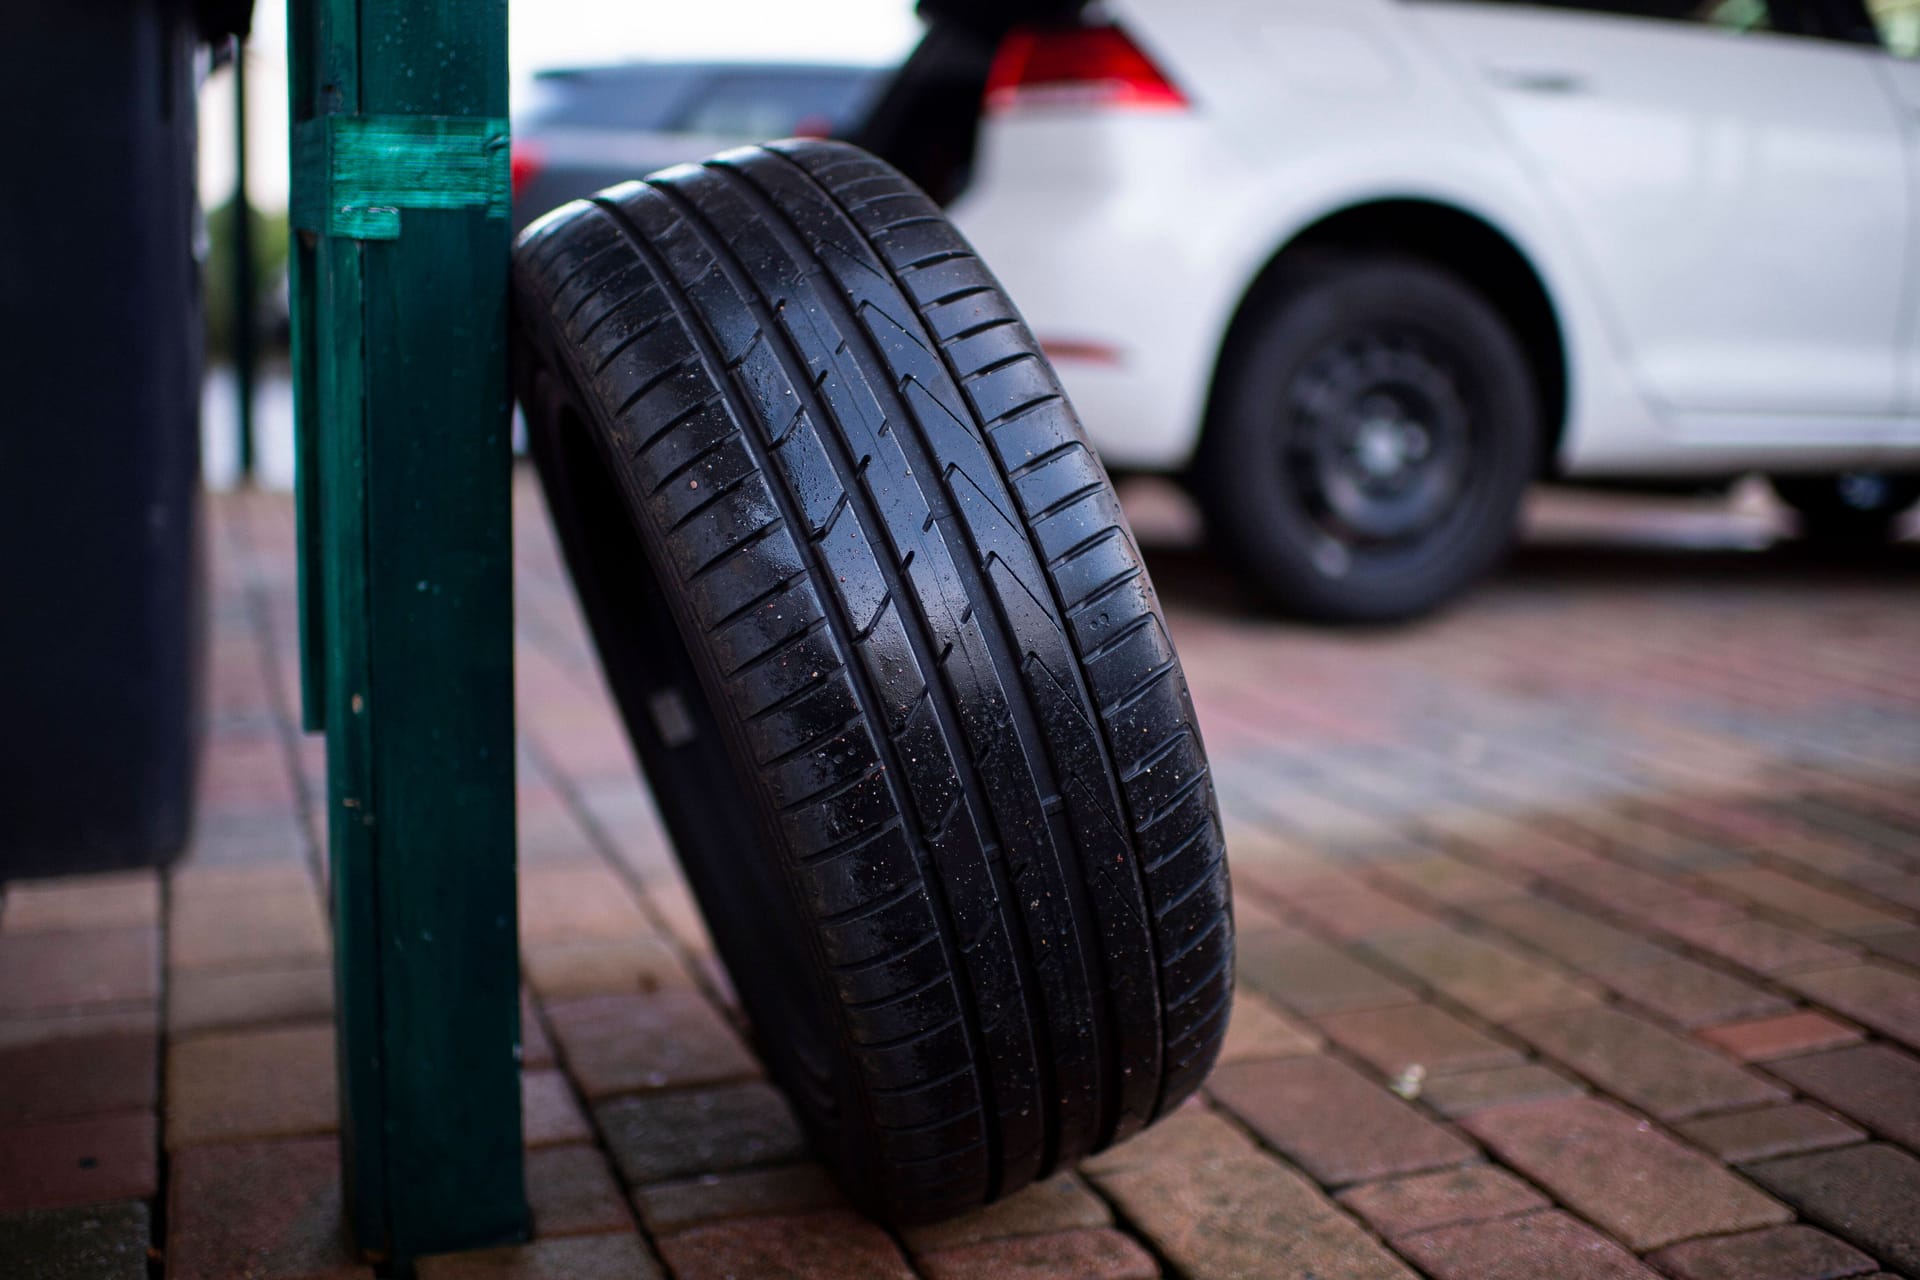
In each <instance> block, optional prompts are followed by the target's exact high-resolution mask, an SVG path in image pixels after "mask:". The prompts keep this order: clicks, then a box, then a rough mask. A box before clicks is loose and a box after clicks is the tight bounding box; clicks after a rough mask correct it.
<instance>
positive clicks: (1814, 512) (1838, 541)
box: [1769, 471, 1920, 546]
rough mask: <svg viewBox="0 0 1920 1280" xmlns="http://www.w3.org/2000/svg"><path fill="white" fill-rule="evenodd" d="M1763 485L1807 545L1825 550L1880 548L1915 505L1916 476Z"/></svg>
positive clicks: (1777, 480)
mask: <svg viewBox="0 0 1920 1280" xmlns="http://www.w3.org/2000/svg"><path fill="white" fill-rule="evenodd" d="M1769 483H1770V484H1772V485H1773V491H1774V492H1775V493H1777V494H1779V495H1780V500H1781V501H1782V502H1784V503H1786V504H1787V505H1788V506H1790V507H1792V508H1793V509H1794V511H1795V512H1796V513H1797V514H1798V515H1799V517H1800V531H1801V533H1802V535H1803V536H1804V537H1805V538H1806V539H1807V541H1809V542H1813V543H1820V544H1825V545H1829V546H1860V545H1870V544H1873V543H1879V542H1885V541H1887V540H1888V539H1889V538H1891V537H1892V536H1893V531H1894V525H1895V523H1896V522H1897V521H1898V520H1899V519H1900V517H1901V515H1902V514H1904V513H1905V512H1906V511H1907V510H1908V508H1910V507H1912V506H1913V505H1914V503H1916V502H1920V476H1911V475H1885V474H1882V473H1880V472H1867V471H1862V472H1852V473H1849V474H1847V475H1839V476H1773V477H1771V478H1770V479H1769Z"/></svg>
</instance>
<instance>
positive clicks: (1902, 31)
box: [1866, 0, 1920, 466]
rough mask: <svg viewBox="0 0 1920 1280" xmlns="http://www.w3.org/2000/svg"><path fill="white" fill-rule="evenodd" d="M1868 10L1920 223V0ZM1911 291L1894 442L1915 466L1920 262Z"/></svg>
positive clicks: (1889, 0)
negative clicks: (1904, 143)
mask: <svg viewBox="0 0 1920 1280" xmlns="http://www.w3.org/2000/svg"><path fill="white" fill-rule="evenodd" d="M1866 9H1867V10H1869V11H1870V13H1871V17H1872V21H1873V23H1874V25H1875V26H1876V27H1877V29H1878V39H1879V41H1880V44H1881V47H1882V49H1883V51H1884V52H1883V53H1882V55H1881V56H1880V57H1879V58H1878V59H1876V61H1875V66H1876V67H1877V68H1878V70H1879V72H1880V76H1881V78H1882V79H1883V80H1885V82H1886V84H1887V89H1888V92H1890V93H1891V94H1892V95H1893V98H1894V102H1895V105H1896V108H1897V109H1898V111H1899V112H1900V115H1901V118H1902V123H1903V124H1904V125H1905V128H1906V137H1907V179H1908V190H1909V191H1910V192H1911V193H1912V197H1913V199H1914V202H1915V206H1914V207H1915V209H1916V215H1915V221H1916V223H1920V0H1866ZM1914 243H1915V245H1916V246H1917V249H1916V253H1920V226H1917V227H1916V228H1915V239H1914ZM1907 290H1908V301H1907V316H1906V330H1905V332H1904V334H1903V335H1902V341H1901V345H1902V347H1903V348H1904V350H1905V352H1906V368H1905V373H1906V377H1905V384H1904V387H1903V391H1904V401H1903V409H1904V412H1903V413H1902V414H1901V416H1900V421H1899V423H1898V424H1897V425H1896V426H1895V428H1894V431H1893V436H1892V440H1891V443H1893V444H1896V445H1898V446H1900V448H1901V449H1902V450H1903V456H1902V457H1901V458H1900V459H1899V460H1898V461H1899V462H1900V463H1901V464H1902V465H1907V466H1910V465H1911V462H1912V460H1911V453H1910V452H1906V451H1910V450H1912V449H1913V448H1914V447H1916V446H1920V262H1915V263H1911V264H1909V269H1908V271H1907Z"/></svg>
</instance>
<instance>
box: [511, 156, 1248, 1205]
mask: <svg viewBox="0 0 1920 1280" xmlns="http://www.w3.org/2000/svg"><path fill="white" fill-rule="evenodd" d="M514 303H515V311H516V317H515V337H516V342H517V343H518V351H517V365H516V380H517V383H518V388H519V394H520V397H521V401H522V403H523V405H524V406H525V408H526V411H527V418H528V423H529V431H530V435H531V437H532V443H533V448H534V454H535V458H536V461H537V462H538V464H539V467H540V472H541V479H542V481H543V483H544V485H545V488H546V492H547V495H548V500H549V505H550V506H551V508H552V510H553V514H554V518H555V523H556V525H557V527H558V529H559V531H560V534H561V542H562V546H563V548H564V550H565V552H566V555H567V559H568V563H569V566H570V568H571V569H572V571H573V576H574V581H575V584H576V587H577V589H578V591H579V594H580V597H581V601H582V604H583V606H584V608H585V611H586V613H587V617H588V621H589V623H590V624H591V627H592V630H593V634H594V639H595V641H596V645H597V648H598V649H599V652H600V656H601V660H602V663H603V665H604V666H605V668H606V671H607V675H608V679H609V683H610V684H611V685H612V687H613V691H614V694H615V697H616V699H617V700H618V702H619V704H620V708H621V712H622V715H623V717H624V718H625V720H626V723H627V728H628V732H629V733H630V734H631V735H632V737H633V739H634V742H635V744H636V746H637V748H638V751H639V754H640V757H641V760H642V762H643V764H644V765H645V767H646V770H647V774H648V777H649V779H650V780H651V782H652V784H653V791H654V795H655V797H656V799H657V801H658V803H659V805H660V809H661V812H662V815H663V817H664V818H665V820H666V823H667V826H668V828H669V830H670V831H671V833H672V835H673V839H674V845H675V850H676V853H677V855H678V857H679V859H680V862H681V865H682V866H683V867H684V869H685V870H686V873H687V877H688V879H689V880H690V881H691V883H692V886H693V889H694V892H695V894H696V895H697V897H698V898H699V901H700V905H701V909H702V911H703V913H704V914H705V916H706V918H707V921H708V923H709V925H710V926H711V928H712V932H713V935H714V939H715V944H716V946H717V947H718V949H719V951H720V953H721V956H722V958H723V959H724V960H725V961H726V964H727V969H728V972H729V974H730V975H731V977H732V979H733V982H734V985H735V987H736V988H737V989H738V990H739V992H740V996H741V1000H742V1003H743V1004H744V1006H745V1008H746V1011H747V1013H748V1015H749V1017H750V1019H751V1020H752V1022H753V1025H754V1029H755V1033H756V1036H757V1039H758V1042H759V1047H760V1051H761V1053H762V1055H763V1056H764V1057H765V1058H766V1060H767V1062H768V1065H769V1067H770V1069H771V1070H772V1072H773V1074H774V1075H775V1076H776V1077H777V1078H778V1079H779V1080H780V1082H781V1083H782V1084H783V1085H784V1086H785V1087H786V1089H787V1092H788V1095H789V1097H790V1098H791V1099H792V1100H793V1102H794V1104H795V1107H796V1110H797V1111H798V1112H799V1114H800V1116H801V1118H802V1120H803V1121H804V1123H805V1125H806V1128H807V1130H808V1132H809V1134H810V1135H811V1137H812V1139H813V1141H814V1144H815V1146H816V1148H817V1150H818V1151H819V1152H820V1154H821V1155H822V1157H823V1158H824V1159H825V1160H827V1161H828V1163H830V1164H831V1165H833V1166H834V1168H835V1169H836V1170H837V1171H838V1173H839V1175H840V1177H841V1180H842V1182H843V1184H844V1185H845V1186H846V1188H847V1189H848V1190H849V1191H850V1192H851V1194H852V1196H853V1197H854V1199H855V1200H857V1201H858V1203H859V1204H860V1205H861V1206H862V1207H864V1208H866V1209H867V1210H869V1211H870V1212H873V1213H875V1214H878V1215H880V1216H883V1217H886V1218H889V1219H892V1220H895V1221H916V1220H926V1219H932V1218H938V1217H942V1216H946V1215H950V1214H954V1213H958V1212H961V1211H963V1210H966V1209H970V1208H973V1207H976V1206H978V1205H980V1204H983V1203H985V1202H987V1201H989V1200H992V1199H994V1198H996V1197H998V1196H1001V1195H1005V1194H1008V1193H1011V1192H1013V1191H1015V1190H1017V1189H1019V1188H1020V1187H1022V1186H1024V1185H1026V1184H1027V1183H1029V1182H1031V1181H1033V1180H1034V1179H1035V1178H1038V1177H1043V1176H1045V1175H1046V1174H1047V1173H1048V1172H1050V1171H1051V1170H1053V1169H1055V1168H1058V1167H1062V1166H1065V1165H1070V1164H1071V1163H1072V1162H1074V1161H1076V1160H1077V1159H1079V1158H1080V1157H1081V1156H1083V1155H1086V1154H1088V1153H1090V1152H1092V1151H1095V1150H1098V1149H1099V1148H1101V1147H1103V1146H1105V1145H1107V1144H1109V1143H1111V1142H1114V1141H1117V1140H1118V1139H1120V1138H1124V1137H1126V1136H1127V1135H1128V1134H1130V1133H1133V1132H1134V1131H1136V1130H1137V1129H1139V1128H1140V1127H1141V1126H1142V1125H1144V1124H1146V1123H1148V1122H1149V1121H1151V1120H1152V1119H1153V1118H1154V1117H1156V1116H1158V1115H1161V1114H1163V1113H1164V1112H1166V1111H1167V1110H1168V1109H1169V1108H1172V1107H1174V1106H1177V1105H1178V1104H1179V1103H1180V1101H1181V1100H1182V1099H1184V1098H1185V1097H1187V1096H1188V1095H1189V1094H1191V1093H1192V1092H1193V1091H1194V1089H1195V1088H1196V1087H1197V1086H1198V1085H1199V1083H1200V1080H1201V1078H1202V1077H1203V1076H1204V1075H1205V1074H1206V1071H1207V1069H1208V1067H1209V1066H1210V1065H1211V1064H1212V1062H1213V1059H1214V1056H1215V1055H1216V1053H1217V1052H1218V1050H1219V1047H1220V1043H1221V1039H1222V1036H1223V1035H1224V1032H1225V1028H1226V1020H1227V1012H1228V1006H1229V1003H1230V1000H1231V994H1232V955H1233V925H1232V920H1231V918H1230V916H1229V912H1228V885H1227V869H1226V862H1225V848H1224V844H1223V837H1222V833H1221V828H1220V820H1219V814H1218V811H1217V808H1216V806H1215V803H1214V796H1213V785H1212V780H1211V777H1210V775H1209V773H1208V769H1207V762H1206V755H1205V752H1204V750H1203V749H1202V747H1201V743H1200V736H1199V730H1198V727H1197V726H1196V724H1195V721H1194V712H1193V704H1192V701H1191V699H1190V698H1189V697H1188V694H1187V688H1186V682H1185V680H1184V677H1183V676H1182V674H1181V671H1180V665H1179V662H1178V660H1177V659H1176V658H1175V656H1174V653H1173V649H1172V645H1171V641H1170V639H1169V636H1168V633H1167V628H1166V622H1165V619H1164V618H1163V617H1162V615H1161V612H1160V607H1159V604H1158V602H1157V600H1156V598H1155V596H1154V593H1153V589H1152V587H1151V585H1150V584H1149V583H1148V581H1147V577H1146V572H1145V570H1144V568H1143V566H1142V564H1141V560H1140V553H1139V549H1138V548H1137V546H1136V545H1135V543H1134V540H1133V536H1132V534H1131V533H1130V532H1129V530H1128V528H1127V526H1126V522H1125V519H1124V518H1123V517H1122V515H1121V512H1120V508H1119V505H1118V503H1117V502H1116V501H1115V499H1114V495H1113V490H1112V487H1111V485H1110V484H1109V483H1108V481H1107V478H1106V475H1105V474H1104V472H1102V471H1101V469H1100V465H1099V462H1098V460H1097V459H1096V458H1095V457H1094V455H1093V452H1092V450H1091V449H1090V448H1089V447H1088V445H1087V442H1086V438H1085V436H1084V435H1083V434H1082V432H1081V429H1080V424H1079V421H1078V420H1077V419H1076V418H1075V417H1074V415H1073V411H1072V409H1071V408H1070V407H1069V406H1068V404H1067V402H1066V400H1065V398H1064V397H1063V396H1062V394H1061V391H1060V386H1059V383H1058V382H1057V381H1056V380H1055V378H1054V375H1053V371H1052V369H1051V368H1050V367H1049V366H1048V364H1047V362H1046V360H1045V358H1044V357H1043V356H1042V355H1041V354H1040V352H1039V348H1038V346H1037V345H1036V344H1035V342H1034V340H1033V336H1032V335H1031V334H1030V333H1029V332H1028V331H1027V328H1026V326H1025V324H1023V323H1022V322H1021V321H1020V318H1019V316H1018V315H1017V313H1016V312H1015V311H1014V309H1013V305H1012V303H1011V302H1009V301H1008V299H1007V297H1006V295H1005V294H1004V293H1003V292H1002V291H1001V289H1000V287H999V285H998V284H997V283H996V282H995V280H994V278H993V276H992V275H991V274H990V273H989V272H988V271H987V269H986V267H985V266H984V265H983V264H982V263H981V262H980V260H979V259H978V258H976V257H974V256H973V254H972V252H971V250H970V249H969V248H968V246H967V245H966V242H965V241H964V240H962V239H961V238H960V236H959V234H958V233H957V232H956V231H954V229H953V227H952V225H951V224H950V223H948V222H947V220H946V219H945V217H943V216H942V215H941V214H940V212H939V210H938V209H936V208H935V207H934V206H933V205H932V204H931V203H930V202H929V201H928V200H927V199H926V197H925V196H924V195H922V194H921V193H920V192H919V191H918V190H916V189H915V188H914V187H913V186H912V185H911V184H910V183H908V182H906V181H905V180H904V179H902V178H901V177H900V175H899V174H898V173H896V172H895V171H893V170H892V169H889V168H888V167H886V166H885V165H884V164H882V163H880V162H879V161H877V160H874V159H873V158H872V157H870V156H867V155H865V154H864V153H862V152H859V151H856V150H854V149H853V148H850V147H844V146H839V145H834V144H825V143H780V144H776V145H774V146H773V147H770V148H749V149H742V150H740V151H735V152H729V153H727V154H726V155H723V156H720V157H718V158H716V159H714V160H712V161H709V162H707V163H706V164H704V165H701V166H681V167H679V168H676V169H670V170H667V171H665V172H663V173H659V174H655V175H654V176H653V177H651V178H649V179H648V180H647V181H646V182H644V183H627V184H624V185H622V186H620V187H616V188H614V189H612V190H610V191H607V192H603V193H602V194H600V195H599V196H596V197H594V199H593V200H592V201H591V202H587V203H577V204H574V205H570V206H568V207H567V208H565V209H563V210H561V211H559V212H558V213H556V214H553V215H550V216H549V217H548V218H547V219H545V220H543V221H541V222H539V223H536V224H534V226H533V227H532V228H530V229H529V231H528V232H527V233H526V235H525V236H523V237H522V240H521V243H520V245H519V247H518V249H517V250H516V253H515V260H514Z"/></svg>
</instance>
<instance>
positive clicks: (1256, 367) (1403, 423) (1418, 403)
mask: <svg viewBox="0 0 1920 1280" xmlns="http://www.w3.org/2000/svg"><path fill="white" fill-rule="evenodd" d="M1539 439H1540V410H1539V401H1538V396H1537V392H1536V388H1535V382H1534V377H1533V374H1532V371H1531V369H1530V367H1529V365H1528V362H1527V358H1526V355H1525V353H1524V352H1523V351H1522V349H1521V347H1520V344H1519V342H1518V340H1517V339H1516V338H1515V336H1514V334H1513V331H1512V330H1511V328H1510V327H1509V326H1508V324H1507V322H1506V321H1505V319H1504V318H1503V317H1502V316H1501V315H1500V313H1499V312H1498V311H1497V310H1496V309H1495V308H1494V307H1493V305H1492V304H1491V303H1489V302H1488V301H1487V300H1486V299H1485V298H1484V297H1482V296H1481V295H1480V294H1479V293H1478V292H1476V291H1475V290H1474V289H1473V288H1471V287H1470V286H1469V285H1467V284H1466V283H1465V282H1464V281H1462V280H1460V279H1459V278H1458V277H1456V276H1454V275H1453V274H1451V273H1450V272H1448V271H1446V270H1444V269H1442V268H1440V267H1438V266H1435V265H1432V264H1430V263H1427V262H1423V261H1419V260H1416V259H1411V258H1401V257H1394V256H1388V255H1381V254H1358V253H1335V252H1327V253H1314V254H1311V255H1301V256H1299V257H1297V258H1296V259H1294V260H1293V261H1291V262H1288V263H1284V264H1283V265H1282V266H1281V267H1280V268H1279V269H1278V271H1277V272H1276V273H1275V274H1274V276H1273V277H1271V278H1270V279H1269V280H1268V281H1266V282H1265V284H1264V286H1263V287H1262V288H1261V289H1260V290H1259V292H1258V294H1257V295H1256V296H1255V297H1253V298H1252V299H1250V300H1249V302H1248V304H1247V308H1246V310H1245V311H1244V312H1243V316H1242V319H1241V320H1240V322H1239V323H1238V324H1236V326H1235V331H1234V333H1233V334H1232V336H1231V338H1230V339H1229V341H1228V344H1227V347H1226V350H1225V351H1224V353H1223V355H1222V358H1221V363H1220V369H1219V373H1218V376H1217V378H1216V382H1215V387H1214V393H1213V397H1212V402H1211V405H1210V408H1209V413H1208V421H1207V424H1206V429H1205V432H1204V434H1203V437H1202V441H1201V447H1200V450H1199V454H1198V457H1197V459H1196V462H1195V467H1194V473H1193V479H1194V482H1195V488H1196V492H1197V496H1198V497H1199V500H1200V504H1201V507H1202V509H1203V511H1204V513H1205V516H1206V519H1207V523H1208V527H1209V529H1210V531H1211V532H1212V533H1213V534H1214V535H1215V538H1216V541H1217V542H1218V543H1219V545H1220V547H1221V549H1222V550H1223V551H1224V552H1225V553H1226V554H1227V555H1228V557H1229V558H1230V559H1231V560H1233V561H1234V562H1235V563H1236V564H1237V565H1238V566H1239V567H1240V568H1241V570H1242V571H1243V572H1244V574H1245V576H1246V577H1247V578H1248V579H1249V580H1250V581H1251V582H1252V583H1253V584H1254V586H1255V587H1256V588H1257V589H1258V590H1260V591H1261V592H1262V593H1263V594H1264V595H1265V596H1267V597H1268V598H1269V599H1271V600H1272V601H1273V602H1275V603H1277V604H1278V605H1279V606H1280V607H1281V608H1283V609H1286V610H1288V611H1291V612H1293V613H1296V614H1300V615H1303V616H1306V617H1309V618H1314V619H1318V620H1322V621H1332V622H1386V621H1394V620H1398V619H1403V618H1408V617H1412V616H1415V615H1417V614H1420V613H1423V612H1426V611H1427V610H1430V609H1432V608H1434V607H1436V606H1437V605H1440V604H1442V603H1443V602H1445V601H1447V600H1449V599H1451V598H1453V597H1454V596H1456V595H1458V594H1460V593H1461V592H1462V591H1464V590H1465V589H1466V588H1467V587H1468V586H1470V585H1471V584H1472V583H1473V582H1475V581H1476V580H1478V579H1479V578H1480V577H1481V576H1482V575H1484V574H1485V573H1486V572H1487V571H1488V570H1489V569H1490V568H1492V567H1493V565H1494V564H1495V563H1497V562H1498V560H1499V559H1500V557H1501V556H1502V554H1503V553H1504V552H1505V551H1506V549H1507V547H1508V546H1509V544H1510V543H1511V541H1512V539H1513V534H1514V530H1515V528H1516V526H1517V523H1518V516H1519V508H1520V503H1521V500H1522V498H1523V497H1524V495H1525V492H1526V487H1527V484H1528V482H1529V481H1530V480H1532V478H1533V476H1534V471H1535V466H1536V458H1537V455H1538V448H1539Z"/></svg>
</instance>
